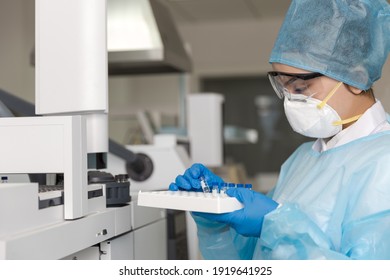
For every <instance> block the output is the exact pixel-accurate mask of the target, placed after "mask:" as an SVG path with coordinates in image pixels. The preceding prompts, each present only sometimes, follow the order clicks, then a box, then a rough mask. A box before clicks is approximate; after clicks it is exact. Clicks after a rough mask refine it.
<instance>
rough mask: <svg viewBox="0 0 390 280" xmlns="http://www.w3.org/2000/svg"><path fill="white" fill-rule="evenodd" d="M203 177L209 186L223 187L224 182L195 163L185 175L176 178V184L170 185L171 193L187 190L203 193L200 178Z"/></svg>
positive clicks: (201, 165)
mask: <svg viewBox="0 0 390 280" xmlns="http://www.w3.org/2000/svg"><path fill="white" fill-rule="evenodd" d="M201 177H203V178H204V179H205V180H206V182H207V184H208V185H209V186H214V185H222V184H223V180H222V179H221V178H220V177H219V176H217V175H215V174H214V173H213V172H211V171H210V170H209V169H208V168H207V167H205V166H204V165H203V164H200V163H195V164H193V165H192V166H191V167H190V168H188V169H187V170H186V171H185V172H184V174H183V175H179V176H177V177H176V180H175V182H174V183H171V184H170V185H169V189H170V190H171V191H177V190H187V191H190V190H192V191H201V190H202V186H201V184H200V180H199V178H201Z"/></svg>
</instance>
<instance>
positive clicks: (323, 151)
mask: <svg viewBox="0 0 390 280" xmlns="http://www.w3.org/2000/svg"><path fill="white" fill-rule="evenodd" d="M389 50H390V5H389V4H388V2H387V1H386V0H328V1H324V0H293V1H292V3H291V6H290V8H289V10H288V12H287V15H286V18H285V21H284V23H283V25H282V27H281V29H280V32H279V36H278V38H277V40H276V42H275V45H274V48H273V50H272V53H271V56H270V63H271V64H272V68H273V71H272V72H269V73H268V77H269V79H270V81H271V84H272V86H273V88H274V90H275V92H276V94H277V95H278V96H279V97H280V98H281V99H283V100H284V108H285V113H286V116H287V119H288V121H289V123H290V125H291V127H292V128H293V129H294V130H295V131H296V132H298V133H300V134H303V135H305V136H309V137H313V138H317V140H316V141H315V142H309V143H305V144H303V145H301V146H300V147H299V148H298V149H297V150H296V151H295V152H294V153H293V154H292V155H291V156H290V157H289V158H288V159H287V161H286V162H285V163H284V164H283V165H282V167H281V170H280V176H279V179H278V182H277V184H276V186H275V187H274V189H273V190H272V191H271V193H270V194H268V196H264V195H262V194H260V193H257V192H255V191H251V190H248V189H244V188H235V189H229V190H228V191H227V193H228V195H229V196H233V197H236V198H237V199H238V200H239V201H241V202H242V203H243V205H244V208H243V209H241V210H237V211H234V212H232V213H227V214H209V213H192V214H193V217H194V219H195V222H196V223H197V227H198V237H199V246H200V250H201V252H202V255H203V257H204V258H206V259H349V258H350V259H390V238H389V237H390V123H389V119H388V116H387V114H386V113H385V111H384V108H383V107H382V105H381V103H380V101H378V100H376V99H375V98H374V95H373V90H372V85H373V83H374V82H375V81H376V80H378V79H379V77H380V76H381V71H382V67H383V64H384V63H385V61H386V58H387V56H388V53H389ZM286 141H288V139H286ZM201 176H203V177H205V179H206V181H207V182H208V183H209V184H218V183H221V182H222V179H221V178H220V177H218V176H216V175H214V174H213V173H212V172H211V171H210V170H208V169H207V168H206V167H204V166H203V165H201V164H194V165H193V166H192V167H191V168H189V169H188V170H186V172H185V173H184V174H183V175H180V176H178V177H177V178H176V180H175V183H172V184H171V185H170V189H171V190H177V189H187V190H189V189H199V188H200V183H199V179H198V178H199V177H201Z"/></svg>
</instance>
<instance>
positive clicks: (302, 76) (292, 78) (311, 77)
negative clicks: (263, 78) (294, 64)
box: [268, 71, 324, 101]
mask: <svg viewBox="0 0 390 280" xmlns="http://www.w3.org/2000/svg"><path fill="white" fill-rule="evenodd" d="M322 76H324V75H323V74H321V73H284V72H277V71H271V72H268V78H269V80H270V82H271V85H272V87H273V89H274V90H275V92H276V94H277V95H278V97H279V98H280V99H283V98H284V97H287V98H288V99H289V100H294V101H304V100H305V99H307V98H309V97H311V96H313V95H315V94H316V93H317V92H320V91H321V90H322V83H316V82H315V79H316V78H319V77H322Z"/></svg>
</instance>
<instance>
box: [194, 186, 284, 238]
mask: <svg viewBox="0 0 390 280" xmlns="http://www.w3.org/2000/svg"><path fill="white" fill-rule="evenodd" d="M226 193H227V194H228V195H229V196H233V197H235V198H237V200H238V201H240V202H241V203H242V204H244V208H242V209H240V210H236V211H233V212H230V213H224V214H211V213H200V212H193V213H192V214H193V215H195V216H200V217H203V218H206V219H208V220H211V221H216V222H220V223H225V224H228V225H230V226H231V227H232V228H234V229H235V230H236V231H237V233H239V234H241V235H244V236H254V237H260V233H261V228H262V226H263V219H264V216H265V215H266V214H267V213H269V212H271V211H272V210H274V209H276V207H278V203H277V202H276V201H274V200H272V199H271V198H269V197H267V196H265V195H263V194H261V193H258V192H255V191H252V190H248V189H245V188H231V189H228V190H227V191H226Z"/></svg>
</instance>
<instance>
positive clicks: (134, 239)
mask: <svg viewBox="0 0 390 280" xmlns="http://www.w3.org/2000/svg"><path fill="white" fill-rule="evenodd" d="M113 2H118V1H112V2H109V3H113ZM128 2H131V3H135V2H139V3H141V2H142V4H143V7H144V8H145V7H146V8H148V7H149V9H150V7H152V6H153V4H152V3H154V1H128ZM106 10H107V2H106V1H105V0H94V1H93V5H91V3H90V1H88V0H85V1H69V0H55V1H54V0H36V46H35V67H36V100H35V114H36V115H40V116H34V117H18V118H14V117H9V115H7V114H9V111H11V112H12V110H8V111H7V110H6V109H2V111H1V112H2V115H3V116H6V117H3V118H0V129H1V131H2V137H1V139H0V153H1V155H2V160H1V161H0V174H2V179H4V180H3V181H4V183H1V184H0V224H1V228H0V259H61V258H65V259H69V258H70V259H83V258H85V259H148V258H150V259H164V258H166V257H167V244H166V243H165V242H159V240H166V238H165V237H166V213H165V212H162V211H161V210H159V209H146V208H145V209H138V208H137V207H135V205H134V203H133V201H131V200H132V199H134V197H131V198H130V195H131V192H130V191H129V181H128V178H127V176H126V174H128V173H129V172H128V171H129V170H130V171H131V172H130V174H132V176H133V180H136V181H138V182H139V186H141V185H142V181H143V180H146V179H149V178H150V179H151V180H152V181H151V182H153V183H150V182H149V185H148V186H149V188H154V187H155V188H162V187H166V185H164V182H163V181H159V179H158V178H157V176H160V175H161V174H164V176H167V177H166V178H168V177H169V176H170V174H169V172H165V171H163V170H162V169H161V168H164V167H168V166H170V167H172V166H174V168H175V170H173V169H172V173H173V174H178V173H181V172H182V171H184V170H185V168H186V167H187V165H188V158H187V157H186V154H185V152H184V151H183V150H182V149H181V148H178V147H176V143H174V144H173V142H174V141H173V140H172V139H171V140H169V141H168V142H167V141H165V140H161V141H156V147H155V151H152V150H150V151H147V152H150V155H149V154H146V151H145V153H142V155H140V154H137V155H136V154H134V153H132V152H130V151H129V150H128V149H123V147H121V146H120V145H117V144H115V143H113V142H109V141H108V133H107V131H108V130H107V113H108V104H107V72H108V67H107V65H108V63H107V62H108V61H107V49H106V32H105V30H106V24H107V23H106V17H105V15H106ZM58 30H62V32H58ZM79 38H84V39H85V40H83V41H82V42H80V40H79ZM52 50H56V51H55V52H53V51H52ZM1 93H2V94H3V92H1ZM4 96H9V95H7V94H6V93H4ZM8 100H9V101H11V103H13V102H14V101H15V100H14V99H12V98H9V99H8ZM19 104H20V103H19ZM13 105H15V103H13ZM23 106H24V104H22V107H23ZM3 107H4V108H6V107H5V106H2V108H3ZM30 115H32V114H31V112H30ZM26 139H28V140H27V141H26ZM159 145H160V147H161V148H160V150H162V152H161V153H160V151H159V149H158V147H157V146H159ZM128 148H129V149H133V148H135V147H128ZM140 149H142V148H140ZM146 149H147V148H145V150H146ZM126 151H127V152H126ZM143 151H144V150H143ZM153 153H154V154H153ZM159 153H160V154H159ZM152 154H153V155H152ZM162 157H164V159H165V160H166V158H169V160H171V162H170V163H169V164H167V162H166V161H165V162H164V164H160V162H161V159H162ZM26 174H29V176H28V175H26ZM172 176H173V175H172ZM42 178H43V179H42ZM38 182H39V183H38ZM153 184H155V185H153ZM135 185H137V184H135ZM132 187H133V186H132ZM134 191H137V188H135V189H134ZM116 192H118V193H121V194H122V195H121V196H117V197H115V196H114V197H113V196H112V195H113V194H114V193H116ZM153 241H155V243H153ZM148 244H149V246H150V247H149V248H148V247H147V245H148Z"/></svg>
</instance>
